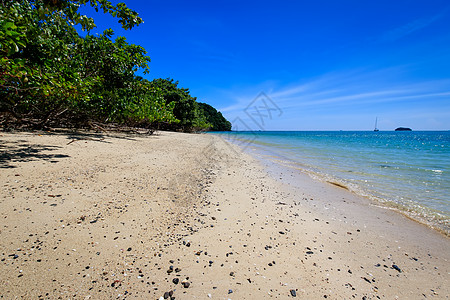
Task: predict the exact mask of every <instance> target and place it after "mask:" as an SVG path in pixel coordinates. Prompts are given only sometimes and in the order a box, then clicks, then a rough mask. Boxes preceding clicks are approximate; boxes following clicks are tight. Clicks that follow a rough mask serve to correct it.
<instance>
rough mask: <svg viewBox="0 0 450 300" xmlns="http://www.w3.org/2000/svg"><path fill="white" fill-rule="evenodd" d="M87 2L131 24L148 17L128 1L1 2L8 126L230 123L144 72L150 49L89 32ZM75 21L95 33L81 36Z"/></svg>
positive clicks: (2, 87) (199, 126) (0, 101)
mask: <svg viewBox="0 0 450 300" xmlns="http://www.w3.org/2000/svg"><path fill="white" fill-rule="evenodd" d="M87 4H90V5H91V6H92V7H93V8H94V9H95V10H97V11H98V10H102V11H103V12H104V13H109V14H111V15H112V16H114V17H117V18H118V20H119V23H120V24H121V25H122V27H123V28H125V29H131V28H133V27H134V26H136V25H139V24H140V23H142V19H141V18H140V17H139V16H138V14H137V13H136V12H135V11H132V10H130V9H129V8H127V7H126V5H125V4H123V3H119V4H117V5H116V6H114V5H112V4H111V3H110V2H109V1H107V0H18V1H6V0H0V5H1V6H0V55H1V61H0V122H2V124H9V125H11V124H16V125H17V124H20V125H24V124H25V125H28V126H32V127H35V128H45V127H48V126H91V127H92V125H93V124H98V123H100V124H107V123H114V124H121V125H130V126H140V127H147V128H163V129H171V130H183V131H198V130H206V129H213V130H217V128H222V129H223V128H225V127H223V125H217V124H218V123H217V120H220V121H218V122H221V123H220V124H222V123H224V120H222V119H221V118H220V117H222V115H221V114H220V113H218V112H217V111H215V109H214V111H212V110H211V109H210V108H209V107H208V108H205V107H206V106H204V105H203V104H199V103H197V101H196V98H195V97H192V96H191V95H190V93H189V90H188V89H184V88H180V87H178V82H176V81H174V80H173V79H155V80H153V81H149V80H147V79H145V78H142V77H140V76H137V75H136V72H137V71H138V70H141V71H142V72H143V74H147V73H148V72H149V67H148V64H149V62H150V57H149V56H148V55H147V52H146V51H145V49H144V48H142V47H141V46H138V45H133V44H129V43H127V41H126V39H125V37H117V38H115V39H114V40H113V38H112V37H113V31H112V30H111V29H109V30H106V31H104V32H103V33H102V34H100V35H96V36H93V35H90V34H89V31H90V30H92V29H93V28H95V24H94V20H93V19H92V18H90V17H88V16H84V15H81V14H80V13H79V11H78V10H79V7H80V6H81V5H87ZM75 25H80V26H81V28H82V30H83V31H86V32H87V33H88V34H87V35H85V36H84V37H82V36H80V35H79V34H78V32H77V30H76V29H75V27H74V26H75ZM205 112H207V113H206V114H205ZM219 115H220V117H218V116H219ZM222 118H223V117H222ZM225 122H226V120H225ZM216 123H217V124H216ZM224 124H225V123H224Z"/></svg>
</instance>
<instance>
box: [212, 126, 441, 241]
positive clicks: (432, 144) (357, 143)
mask: <svg viewBox="0 0 450 300" xmlns="http://www.w3.org/2000/svg"><path fill="white" fill-rule="evenodd" d="M218 134H220V135H221V136H222V137H224V138H226V139H227V140H230V141H232V142H235V143H237V144H239V145H240V146H241V147H243V148H246V147H249V146H251V147H257V148H259V149H260V150H262V151H265V152H267V153H271V154H272V155H273V156H274V157H275V160H279V161H282V162H283V163H285V164H286V163H287V164H289V165H290V166H292V167H296V168H300V169H302V170H303V171H304V172H307V173H308V174H310V175H311V176H312V177H314V178H316V179H319V180H324V181H329V182H334V183H338V184H341V185H344V186H346V187H347V188H349V189H350V190H351V191H353V192H355V193H358V194H361V195H364V196H367V197H370V198H371V199H373V200H374V201H376V202H377V203H378V204H380V205H383V206H388V207H391V208H395V209H398V210H400V211H402V212H403V213H405V214H407V215H409V216H410V217H412V218H414V219H416V220H418V221H421V222H424V223H426V224H428V225H430V226H432V227H435V228H437V229H440V230H443V231H445V232H446V233H447V234H448V233H449V232H450V132H449V131H421V132H419V131H418V132H361V131H353V132H349V131H347V132H345V131H339V132H334V131H328V132H318V131H259V132H230V133H218Z"/></svg>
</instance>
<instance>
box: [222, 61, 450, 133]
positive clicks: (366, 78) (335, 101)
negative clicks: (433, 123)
mask: <svg viewBox="0 0 450 300" xmlns="http://www.w3.org/2000/svg"><path fill="white" fill-rule="evenodd" d="M392 70H393V69H392V68H390V69H385V70H376V71H372V72H362V71H352V72H343V73H340V74H339V73H333V74H327V75H324V76H322V77H321V78H317V79H315V80H311V81H309V82H303V83H298V84H297V85H292V84H291V85H286V86H279V85H278V86H277V85H276V84H275V83H273V82H272V85H270V84H267V83H266V84H262V85H260V86H259V87H256V88H253V89H251V88H247V89H240V90H235V91H233V92H229V93H228V96H227V97H228V99H233V100H234V101H233V104H232V105H230V106H228V107H226V108H222V109H221V111H222V112H223V113H225V115H226V116H227V117H228V118H230V119H231V120H232V119H234V118H236V117H239V118H241V119H244V120H245V118H246V114H245V108H246V107H247V106H248V105H249V103H251V102H252V101H253V100H254V98H255V97H256V96H257V95H258V94H259V92H261V91H264V92H266V94H267V95H268V96H269V97H270V98H271V99H272V101H273V102H274V103H276V105H277V106H278V107H279V108H280V109H281V110H282V111H283V119H284V120H272V122H271V125H273V126H275V127H276V126H277V123H283V122H284V123H286V122H287V120H291V121H290V122H291V123H292V122H294V123H295V121H294V120H305V119H311V118H312V116H314V118H315V119H316V120H319V119H321V118H322V119H323V118H329V116H330V115H332V116H334V118H339V117H343V116H346V115H353V118H354V119H355V120H356V119H358V118H359V119H361V115H360V114H361V113H366V114H370V115H374V114H378V113H379V115H378V116H382V115H383V114H386V115H395V114H397V115H398V116H399V117H400V116H401V117H403V118H406V116H405V110H406V109H408V110H413V109H414V110H416V111H422V112H423V113H424V114H428V115H429V116H432V115H433V114H435V113H437V112H439V111H441V110H442V109H444V110H446V109H450V79H446V80H431V81H421V82H416V81H409V82H408V81H406V80H404V79H403V80H400V78H398V79H397V80H392V78H391V77H392ZM399 73H401V72H399ZM263 87H264V88H263ZM258 88H260V89H258ZM370 118H371V117H370ZM347 119H349V118H347ZM311 120H312V119H311ZM311 122H313V121H311ZM442 122H444V121H442ZM249 123H250V121H249ZM297 123H298V122H297ZM444 123H445V122H444ZM449 125H450V124H449ZM286 126H288V125H286ZM311 127H314V125H311Z"/></svg>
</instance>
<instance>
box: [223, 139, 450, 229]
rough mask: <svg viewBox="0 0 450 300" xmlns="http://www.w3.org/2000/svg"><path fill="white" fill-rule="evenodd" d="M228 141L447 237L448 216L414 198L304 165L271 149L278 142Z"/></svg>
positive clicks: (257, 156)
mask: <svg viewBox="0 0 450 300" xmlns="http://www.w3.org/2000/svg"><path fill="white" fill-rule="evenodd" d="M325 132H328V131H325ZM433 132H435V131H433ZM228 141H229V142H231V143H235V144H236V145H237V146H243V149H244V150H245V151H247V152H248V149H249V148H251V149H252V152H253V153H250V154H251V155H253V156H255V157H256V158H257V159H258V160H260V161H261V160H264V158H267V159H269V160H272V161H273V162H274V163H276V164H278V165H280V166H282V167H283V168H287V169H296V170H297V171H298V172H302V173H304V174H307V175H308V176H309V177H310V178H312V179H313V180H315V181H320V182H325V183H329V184H332V185H335V186H338V187H341V188H343V189H347V190H348V191H349V192H351V193H353V194H355V195H357V196H359V197H363V198H367V199H369V200H370V201H371V202H372V204H373V205H375V206H379V207H381V208H384V209H388V210H393V211H396V212H397V213H399V214H401V215H403V216H405V217H407V218H409V219H411V220H412V221H415V222H417V223H420V224H422V225H424V226H427V227H429V228H431V229H433V230H436V231H437V232H439V233H440V234H442V235H444V236H446V237H450V223H449V221H450V219H449V216H447V215H445V212H442V211H439V210H436V209H433V208H431V207H428V206H424V205H423V204H419V203H417V202H415V203H410V204H408V205H407V204H402V203H398V202H396V200H394V199H393V198H392V195H391V196H388V195H386V194H382V193H380V191H377V190H374V189H369V188H367V187H365V186H361V185H360V184H358V183H354V182H349V181H348V180H346V179H342V178H339V177H337V176H336V175H331V174H328V173H324V172H323V171H319V170H318V169H317V167H315V166H313V165H305V164H303V163H302V162H300V161H296V160H293V159H291V158H288V157H286V156H285V155H284V154H283V153H281V152H276V151H275V149H271V147H274V146H276V145H277V144H270V143H267V142H262V141H258V140H253V141H251V140H246V139H242V138H236V137H233V138H231V139H230V140H228ZM275 148H276V147H275Z"/></svg>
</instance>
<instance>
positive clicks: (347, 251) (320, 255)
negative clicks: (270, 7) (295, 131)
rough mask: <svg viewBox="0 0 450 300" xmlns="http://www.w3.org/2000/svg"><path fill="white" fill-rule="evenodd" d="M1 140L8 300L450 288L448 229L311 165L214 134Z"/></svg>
mask: <svg viewBox="0 0 450 300" xmlns="http://www.w3.org/2000/svg"><path fill="white" fill-rule="evenodd" d="M0 141H1V144H0V149H1V150H2V151H4V152H5V153H7V155H3V154H2V156H1V158H2V160H0V163H1V167H2V168H1V169H2V172H1V174H0V179H1V180H2V183H3V184H2V189H1V198H0V201H1V210H0V220H1V221H0V238H1V240H2V242H1V244H0V259H1V262H0V272H1V273H2V274H5V275H4V276H1V277H0V284H1V285H2V286H3V289H2V291H1V292H0V296H3V297H5V298H14V297H26V298H27V297H28V298H44V299H53V298H58V297H61V298H62V299H67V298H71V299H89V298H92V299H109V298H119V299H125V298H133V299H149V298H150V299H159V298H160V297H164V294H165V293H167V295H169V293H170V292H171V293H172V295H173V296H175V297H176V299H193V298H199V299H208V298H213V299H224V298H225V299H256V298H258V299H270V298H293V297H294V296H293V295H295V296H296V297H297V298H300V299H323V298H328V299H342V298H345V299H348V298H356V299H363V298H364V297H365V299H377V297H379V298H388V299H394V298H399V299H405V298H408V299H418V298H424V297H432V298H434V299H446V298H447V297H448V296H447V295H449V294H450V288H449V285H448V282H449V280H450V277H449V272H450V264H449V259H450V254H449V251H448V249H450V242H449V239H448V238H445V237H444V236H442V235H440V234H438V233H437V232H435V231H433V230H431V229H429V228H427V227H425V226H423V225H420V224H418V223H415V222H413V221H411V220H408V219H406V218H405V217H402V216H401V215H400V214H398V213H395V212H392V211H387V210H385V209H381V208H377V207H373V206H368V205H367V202H365V203H364V199H362V198H360V197H357V196H356V195H352V194H351V193H350V192H348V191H346V190H344V189H342V188H339V187H333V186H331V185H330V184H327V185H325V184H324V183H320V182H317V181H314V180H313V179H311V178H309V176H308V175H306V174H301V173H300V172H298V171H297V172H296V171H292V172H288V171H286V169H282V168H276V167H274V168H267V166H265V165H264V164H262V163H261V162H259V161H257V160H256V159H255V158H253V157H252V156H250V155H249V154H247V153H243V152H242V151H241V149H240V148H238V147H237V146H236V145H232V144H230V143H228V142H226V141H224V140H223V139H222V138H220V137H215V136H212V135H190V134H182V133H172V132H159V133H158V134H157V135H153V136H136V135H124V134H94V133H83V134H48V133H42V134H35V133H15V134H9V133H8V134H7V133H1V134H0ZM71 141H73V142H71ZM280 177H281V179H279V178H280ZM336 199H339V200H340V201H335V200H336ZM175 279H178V280H175ZM175 282H176V283H175ZM182 282H183V285H187V287H182V286H181V284H182ZM169 298H170V297H169Z"/></svg>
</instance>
